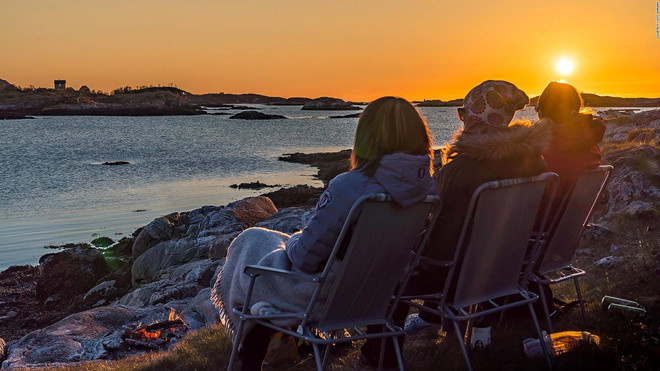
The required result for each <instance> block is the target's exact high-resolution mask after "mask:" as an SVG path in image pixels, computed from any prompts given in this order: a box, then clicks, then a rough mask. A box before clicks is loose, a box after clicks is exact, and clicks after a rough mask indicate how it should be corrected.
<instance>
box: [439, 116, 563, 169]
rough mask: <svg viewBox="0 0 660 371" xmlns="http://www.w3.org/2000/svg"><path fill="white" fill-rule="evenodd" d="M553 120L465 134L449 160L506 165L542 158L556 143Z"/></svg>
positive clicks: (458, 137) (456, 139)
mask: <svg viewBox="0 0 660 371" xmlns="http://www.w3.org/2000/svg"><path fill="white" fill-rule="evenodd" d="M553 126H554V124H553V123H552V121H551V120H549V119H542V120H539V121H538V122H537V123H535V124H532V123H531V122H529V121H516V122H514V123H512V124H511V125H510V126H508V127H506V128H501V129H495V130H489V131H488V132H471V131H465V132H464V131H461V132H459V133H458V134H456V136H455V137H454V139H453V141H452V143H450V144H449V146H448V152H447V156H448V157H449V158H450V159H451V158H452V157H453V156H455V155H461V156H468V157H472V158H475V159H477V160H486V161H494V162H498V161H502V160H506V159H511V158H521V157H527V156H534V155H540V153H541V152H542V151H543V150H544V149H545V148H546V147H547V146H548V144H549V143H550V141H551V140H552V134H553Z"/></svg>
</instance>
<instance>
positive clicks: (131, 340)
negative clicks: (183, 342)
mask: <svg viewBox="0 0 660 371" xmlns="http://www.w3.org/2000/svg"><path fill="white" fill-rule="evenodd" d="M186 331H188V326H187V325H186V323H185V322H183V320H182V319H181V317H179V316H178V315H177V314H176V313H175V311H174V308H172V310H171V311H170V315H169V318H168V319H167V321H163V322H159V321H156V322H154V323H152V324H150V325H145V324H144V323H139V324H138V325H137V326H132V328H131V327H129V328H128V329H127V330H126V332H125V334H124V336H122V337H123V339H124V341H125V342H126V344H128V345H130V346H133V347H138V348H148V349H158V348H161V347H164V346H166V344H168V343H173V342H176V341H177V340H178V339H179V338H180V337H181V336H182V335H183V334H184V333H185V332H186Z"/></svg>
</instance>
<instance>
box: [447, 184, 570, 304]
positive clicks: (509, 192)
mask: <svg viewBox="0 0 660 371" xmlns="http://www.w3.org/2000/svg"><path fill="white" fill-rule="evenodd" d="M556 179H557V174H554V173H544V174H541V175H539V176H536V177H530V178H518V179H508V180H502V181H495V182H489V183H485V184H483V185H481V186H480V187H479V188H478V189H477V190H476V191H475V192H474V194H473V195H472V200H471V201H470V206H469V207H468V212H467V215H466V217H465V221H464V223H463V230H462V232H461V236H460V238H459V242H458V247H457V249H456V253H455V255H454V260H453V263H452V268H451V270H450V272H449V277H450V279H448V280H447V282H446V284H445V297H446V298H447V300H448V301H447V302H448V303H449V304H452V305H453V306H455V307H459V308H462V307H466V306H469V305H473V304H477V303H480V302H483V301H487V300H489V299H493V298H497V297H501V296H504V295H510V294H514V293H516V292H518V290H519V288H520V280H521V275H520V274H521V272H522V269H523V262H524V259H525V253H526V251H527V246H528V243H529V236H530V235H531V233H532V230H533V228H534V221H535V220H536V217H537V214H538V212H539V208H540V206H541V201H542V199H543V194H544V192H545V190H546V188H547V187H548V186H549V184H553V186H554V184H556V181H555V180H556ZM455 270H457V271H455ZM453 289H455V290H454V291H453V294H451V295H450V290H453Z"/></svg>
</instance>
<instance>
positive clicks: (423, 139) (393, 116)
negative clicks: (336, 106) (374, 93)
mask: <svg viewBox="0 0 660 371" xmlns="http://www.w3.org/2000/svg"><path fill="white" fill-rule="evenodd" d="M432 145H433V142H432V140H431V135H430V133H429V128H428V126H427V125H426V122H425V121H424V119H423V118H422V117H421V116H420V115H419V112H417V110H416V109H415V107H414V106H413V105H412V104H411V103H410V102H408V101H407V100H405V99H403V98H399V97H382V98H378V99H376V100H375V101H373V102H371V103H369V105H368V106H367V108H365V109H364V112H362V114H361V115H360V119H359V120H358V125H357V129H356V131H355V143H354V145H353V153H352V154H351V170H353V169H358V170H360V171H362V172H363V173H364V174H366V175H367V176H369V177H371V176H373V175H374V174H375V173H376V169H377V168H378V165H379V164H380V159H381V158H382V157H383V156H385V155H388V154H391V153H396V152H404V153H408V154H411V155H428V156H429V157H430V158H431V161H430V164H429V171H430V172H431V174H432V171H433V166H432V165H431V164H432V163H433V150H432Z"/></svg>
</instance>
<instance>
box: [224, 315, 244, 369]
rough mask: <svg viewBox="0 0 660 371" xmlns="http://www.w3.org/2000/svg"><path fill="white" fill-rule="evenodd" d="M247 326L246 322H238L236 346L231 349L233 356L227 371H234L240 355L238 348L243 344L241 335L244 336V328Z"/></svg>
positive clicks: (235, 337)
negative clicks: (237, 357)
mask: <svg viewBox="0 0 660 371" xmlns="http://www.w3.org/2000/svg"><path fill="white" fill-rule="evenodd" d="M244 326H245V321H243V320H240V321H239V322H238V330H237V331H236V334H235V335H234V345H233V346H232V349H231V356H230V357H229V364H228V365H227V371H234V363H235V362H236V356H237V355H238V346H239V344H240V342H241V335H243V327H244Z"/></svg>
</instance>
